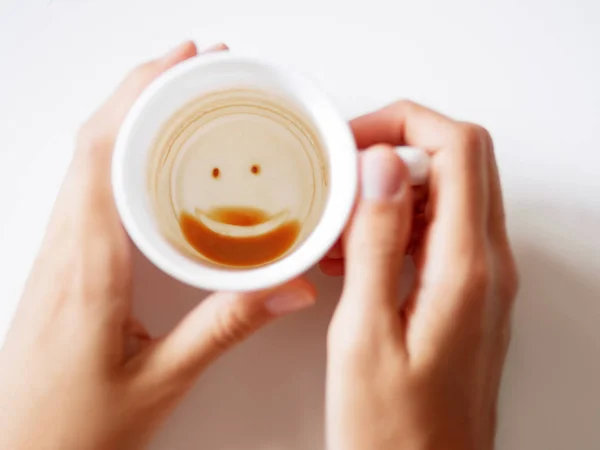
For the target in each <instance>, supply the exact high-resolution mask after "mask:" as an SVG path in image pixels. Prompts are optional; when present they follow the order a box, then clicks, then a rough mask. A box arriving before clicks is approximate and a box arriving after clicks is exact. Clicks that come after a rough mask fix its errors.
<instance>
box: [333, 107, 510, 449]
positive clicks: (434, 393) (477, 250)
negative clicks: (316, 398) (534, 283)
mask: <svg viewBox="0 0 600 450" xmlns="http://www.w3.org/2000/svg"><path fill="white" fill-rule="evenodd" d="M352 128H353V130H354V133H355V136H356V140H357V143H358V145H359V147H360V148H366V147H370V146H373V145H374V146H375V147H374V148H370V149H369V150H366V151H365V152H363V153H362V154H361V186H362V187H361V194H362V195H361V198H360V200H359V202H358V205H357V207H356V211H355V215H354V217H353V220H352V222H351V224H350V226H349V228H348V230H347V233H346V235H345V238H344V240H343V243H344V245H343V250H344V251H343V255H345V259H338V262H337V264H339V265H342V264H343V265H344V266H345V269H344V270H345V284H344V291H343V295H342V298H341V301H340V303H339V305H338V307H337V310H336V312H335V314H334V318H333V320H332V323H331V325H330V329H329V342H328V346H329V353H328V354H329V356H328V374H327V440H328V445H329V446H328V449H329V450H353V449H355V450H367V449H373V450H375V449H377V450H387V449H390V450H391V449H394V450H395V449H399V448H402V449H406V450H413V449H419V450H423V449H436V450H437V449H442V448H443V449H461V450H463V449H473V450H482V449H491V448H493V446H494V433H495V423H496V404H497V398H498V390H499V384H500V379H501V374H502V367H503V364H504V358H505V354H506V350H507V346H508V342H509V323H510V311H511V307H512V303H513V300H514V298H515V295H516V291H517V273H516V269H515V264H514V261H513V256H512V253H511V250H510V246H509V242H508V238H507V234H506V229H505V220H504V211H503V206H502V196H501V192H500V180H499V177H498V171H497V168H496V164H495V161H494V153H493V148H492V141H491V138H490V136H489V134H488V133H487V132H486V131H485V130H484V129H483V128H481V127H479V126H476V125H471V124H466V123H460V122H455V121H453V120H451V119H449V118H447V117H444V116H442V115H440V114H437V113H435V112H433V111H430V110H428V109H426V108H424V107H422V106H419V105H415V104H413V103H410V102H399V103H396V104H394V105H391V106H389V107H387V108H384V109H382V110H380V111H378V112H375V113H372V114H368V115H366V116H364V117H360V118H358V119H356V120H354V121H353V122H352ZM390 145H393V146H396V145H411V146H415V147H420V148H424V149H426V150H428V151H429V153H430V155H431V173H430V180H429V197H428V203H427V208H426V210H425V211H426V222H427V225H426V228H425V233H424V236H423V238H422V239H421V240H420V241H419V242H417V245H416V250H415V253H414V259H415V266H416V272H417V276H416V283H415V285H414V286H413V287H412V290H411V291H410V294H409V296H408V298H407V300H406V301H405V303H404V304H402V305H401V306H399V288H400V286H399V282H398V279H399V273H400V271H401V270H402V266H403V263H404V260H405V253H406V250H407V246H408V245H409V241H410V240H411V239H412V238H414V236H413V232H412V231H413V230H412V229H411V227H412V218H413V217H412V216H413V200H412V196H413V194H412V190H411V188H410V186H409V184H408V183H407V180H408V172H407V168H406V167H405V166H404V164H403V163H402V161H401V160H400V159H399V158H398V157H396V156H395V154H394V153H393V152H392V148H391V147H390ZM338 251H340V249H338ZM338 256H342V253H341V252H340V253H338ZM328 264H329V267H326V268H329V269H331V268H332V267H333V266H332V265H333V264H335V263H333V262H331V260H330V261H329V262H326V263H325V265H326V266H327V265H328ZM334 269H335V270H339V266H338V267H337V268H335V267H334Z"/></svg>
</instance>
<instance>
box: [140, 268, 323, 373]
mask: <svg viewBox="0 0 600 450" xmlns="http://www.w3.org/2000/svg"><path fill="white" fill-rule="evenodd" d="M315 297H316V293H315V289H314V287H313V286H312V285H311V284H310V283H309V282H308V281H306V280H304V279H302V278H299V279H296V280H293V281H290V282H289V283H287V284H285V285H283V286H280V287H278V288H274V289H271V290H266V291H260V292H252V293H249V292H218V293H215V294H213V295H211V296H209V297H208V298H206V299H205V300H204V301H203V302H202V303H200V304H199V305H198V306H197V307H196V308H195V309H194V310H192V311H191V312H190V313H189V314H188V315H187V316H186V317H185V318H184V319H183V320H182V321H181V323H180V324H179V325H177V326H176V327H175V329H174V330H173V331H172V332H171V333H170V334H169V335H167V336H166V337H165V338H164V339H163V340H162V341H159V342H158V343H157V345H156V346H155V348H153V349H151V354H150V355H148V357H149V358H150V360H151V361H149V363H150V365H151V366H153V367H152V368H151V369H150V372H153V373H155V374H158V378H160V380H158V381H159V382H164V381H165V378H167V379H169V380H173V378H175V379H176V380H177V379H180V380H182V381H186V380H189V379H193V378H194V377H195V376H197V375H198V374H199V373H200V372H201V371H202V369H203V368H205V367H206V365H207V364H208V363H210V362H211V361H212V360H214V359H215V358H217V357H218V356H220V355H221V354H222V353H224V352H225V351H226V350H228V349H229V348H231V347H232V346H234V345H235V344H237V343H239V342H241V341H243V340H244V339H246V338H247V337H249V336H250V335H251V334H252V333H253V332H255V331H256V330H258V329H259V328H261V327H262V326H264V325H266V324H267V323H269V322H270V321H272V320H273V319H275V318H277V317H280V316H283V315H286V314H289V313H292V312H295V311H298V310H301V309H304V308H306V307H309V306H311V305H312V304H313V303H314V302H315Z"/></svg>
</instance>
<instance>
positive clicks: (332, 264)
mask: <svg viewBox="0 0 600 450" xmlns="http://www.w3.org/2000/svg"><path fill="white" fill-rule="evenodd" d="M344 264H345V262H344V260H343V259H327V258H326V259H323V260H321V261H320V262H319V269H321V272H323V273H324V274H325V275H328V276H330V277H340V276H342V275H344Z"/></svg>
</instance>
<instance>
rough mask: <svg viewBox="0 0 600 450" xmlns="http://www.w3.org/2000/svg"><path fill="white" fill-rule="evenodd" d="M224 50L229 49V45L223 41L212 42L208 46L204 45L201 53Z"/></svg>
mask: <svg viewBox="0 0 600 450" xmlns="http://www.w3.org/2000/svg"><path fill="white" fill-rule="evenodd" d="M224 50H229V47H228V46H227V44H225V43H224V42H219V43H218V44H213V45H211V46H210V47H206V48H205V49H204V50H202V53H206V52H219V51H224Z"/></svg>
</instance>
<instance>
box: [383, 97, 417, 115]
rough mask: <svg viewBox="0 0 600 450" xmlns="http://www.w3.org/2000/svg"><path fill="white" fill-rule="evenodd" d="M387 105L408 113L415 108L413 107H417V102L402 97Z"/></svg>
mask: <svg viewBox="0 0 600 450" xmlns="http://www.w3.org/2000/svg"><path fill="white" fill-rule="evenodd" d="M389 107H390V108H393V109H396V110H400V111H404V112H406V113H410V112H411V111H414V110H415V108H416V107H417V104H416V103H415V102H413V101H412V100H408V99H404V98H403V99H400V100H397V101H396V102H394V103H392V104H391V105H390V106H389Z"/></svg>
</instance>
